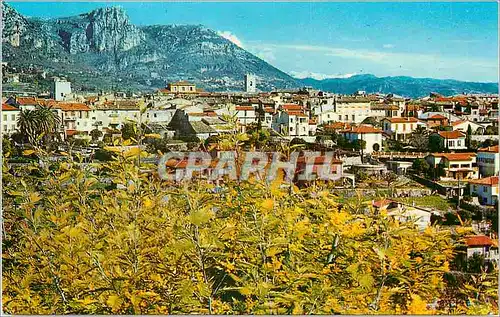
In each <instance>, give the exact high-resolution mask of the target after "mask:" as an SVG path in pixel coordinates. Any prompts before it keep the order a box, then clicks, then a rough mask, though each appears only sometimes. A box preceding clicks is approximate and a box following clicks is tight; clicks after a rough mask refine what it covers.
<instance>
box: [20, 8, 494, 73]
mask: <svg viewBox="0 0 500 317" xmlns="http://www.w3.org/2000/svg"><path fill="white" fill-rule="evenodd" d="M11 4H12V6H14V8H16V9H17V10H18V11H19V12H20V13H22V14H24V15H27V16H37V17H62V16H70V15H76V14H80V13H84V12H88V11H90V10H92V9H95V8H98V7H104V6H111V5H119V6H121V7H123V8H124V9H125V10H126V12H127V13H128V15H129V16H130V19H131V21H132V23H134V24H139V25H150V24H203V25H205V26H206V27H208V28H211V29H213V30H216V31H219V32H220V33H221V34H222V35H223V36H225V37H227V38H229V39H231V40H232V41H233V42H235V43H237V44H238V45H240V46H241V47H243V48H245V49H246V50H248V51H250V52H252V53H254V54H256V55H258V56H259V57H261V58H262V59H264V60H266V61H267V62H269V63H271V64H272V65H274V66H276V67H278V68H280V69H281V70H283V71H285V72H288V73H290V74H292V75H295V76H306V75H309V76H311V75H313V76H316V77H319V78H321V77H323V76H327V77H334V76H349V75H350V74H359V73H364V74H366V73H370V74H374V75H376V76H397V75H407V76H413V77H433V78H452V79H459V80H466V81H490V82H496V81H497V80H498V4H497V3H496V2H490V3H453V2H452V3H450V2H447V3H435V2H434V3H331V2H330V3H318V2H310V3H183V2H175V3H174V2H171V3H169V2H164V3H158V2H146V3H144V2H142V3H139V2H138V3H130V2H129V3H127V2H121V3H120V2H112V1H109V2H84V3H81V2H73V3H71V2H64V3H54V2H52V3H50V2H45V3H28V2H24V3H22V2H11Z"/></svg>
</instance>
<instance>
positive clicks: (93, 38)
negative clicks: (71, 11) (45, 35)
mask: <svg viewBox="0 0 500 317" xmlns="http://www.w3.org/2000/svg"><path fill="white" fill-rule="evenodd" d="M49 23H51V24H52V29H53V31H54V32H55V33H57V34H58V35H59V37H60V38H61V40H62V43H63V45H64V47H65V49H66V50H67V51H68V52H69V53H71V54H78V53H88V52H94V53H102V52H104V53H117V52H121V51H127V50H130V49H131V48H134V47H136V46H138V45H139V44H140V43H141V42H142V41H144V39H145V35H144V33H143V32H142V31H141V30H140V29H139V28H138V27H136V26H135V25H133V24H131V23H130V21H129V19H128V16H127V14H126V13H125V11H123V9H121V8H120V7H110V8H102V9H97V10H94V11H92V12H90V13H86V14H81V15H79V16H77V17H69V18H64V19H56V20H54V21H50V22H49Z"/></svg>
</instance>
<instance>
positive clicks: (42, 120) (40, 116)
mask: <svg viewBox="0 0 500 317" xmlns="http://www.w3.org/2000/svg"><path fill="white" fill-rule="evenodd" d="M60 123H61V118H60V117H59V116H58V115H57V113H55V112H54V111H52V107H45V106H38V107H37V108H36V109H34V110H22V111H21V113H20V115H19V119H18V126H19V130H20V132H21V133H22V134H23V135H25V136H26V138H27V140H28V142H29V143H31V144H32V145H35V144H36V143H38V142H39V140H41V142H42V143H45V144H47V143H48V142H50V141H52V139H53V137H54V136H56V137H57V136H58V129H59V125H60Z"/></svg>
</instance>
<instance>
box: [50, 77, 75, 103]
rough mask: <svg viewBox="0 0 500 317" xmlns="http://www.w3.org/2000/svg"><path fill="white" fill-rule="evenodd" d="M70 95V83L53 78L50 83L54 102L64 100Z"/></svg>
mask: <svg viewBox="0 0 500 317" xmlns="http://www.w3.org/2000/svg"><path fill="white" fill-rule="evenodd" d="M70 95H71V83H70V82H69V81H66V80H62V79H59V78H55V79H54V81H53V82H52V96H53V98H54V99H55V100H56V101H61V100H66V99H67V98H69V96H70Z"/></svg>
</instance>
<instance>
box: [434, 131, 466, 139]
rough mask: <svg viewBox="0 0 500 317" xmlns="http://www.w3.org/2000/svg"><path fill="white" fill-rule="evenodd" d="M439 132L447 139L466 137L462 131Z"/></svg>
mask: <svg viewBox="0 0 500 317" xmlns="http://www.w3.org/2000/svg"><path fill="white" fill-rule="evenodd" d="M438 134H439V135H440V136H441V137H442V138H445V139H458V138H465V134H464V133H463V132H461V131H458V130H455V131H439V132H438Z"/></svg>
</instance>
